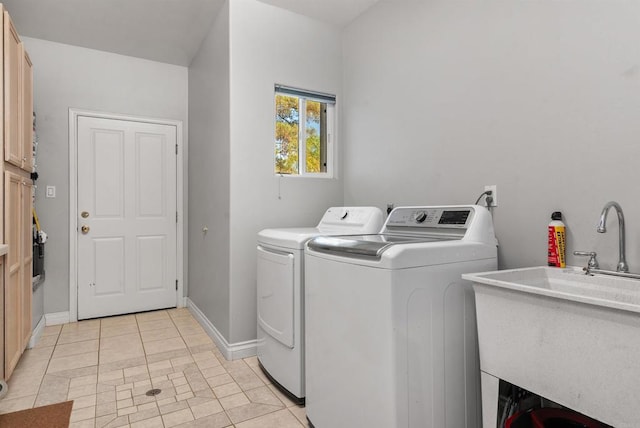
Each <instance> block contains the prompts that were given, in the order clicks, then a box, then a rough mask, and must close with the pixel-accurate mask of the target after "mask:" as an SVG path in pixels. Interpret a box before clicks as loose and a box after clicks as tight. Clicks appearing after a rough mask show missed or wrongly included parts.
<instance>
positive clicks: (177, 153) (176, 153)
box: [176, 144, 178, 154]
mask: <svg viewBox="0 0 640 428" xmlns="http://www.w3.org/2000/svg"><path fill="white" fill-rule="evenodd" d="M176 154H178V145H177V144H176Z"/></svg>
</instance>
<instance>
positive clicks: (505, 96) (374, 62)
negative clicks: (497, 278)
mask: <svg viewBox="0 0 640 428" xmlns="http://www.w3.org/2000/svg"><path fill="white" fill-rule="evenodd" d="M638 16H640V3H638V2H613V3H612V2H601V1H591V0H585V1H580V2H575V1H574V2H557V1H550V0H543V1H536V2H504V1H497V0H496V1H485V2H450V1H429V2H390V1H382V2H380V3H379V4H377V5H376V6H374V7H373V8H372V9H371V10H369V11H368V12H367V13H366V14H365V15H363V16H362V17H360V18H359V19H358V20H356V21H355V22H354V23H352V24H351V25H350V26H349V27H348V28H347V29H346V31H345V34H344V78H345V79H344V88H345V96H344V98H345V105H346V108H345V109H344V115H343V117H342V123H343V130H344V131H345V132H344V135H343V140H346V141H347V142H348V143H347V144H346V145H345V150H346V152H345V157H344V159H345V168H344V170H345V174H346V176H345V200H346V203H347V204H370V203H373V204H376V205H378V206H380V207H384V204H386V203H387V202H395V203H396V204H451V203H473V201H475V199H476V197H477V196H478V195H479V194H480V193H481V192H482V191H483V186H484V185H485V184H497V186H498V196H499V206H498V207H497V208H496V209H495V215H494V223H495V226H496V231H497V235H498V239H499V241H500V251H499V257H500V263H499V264H500V267H501V268H514V267H521V266H533V265H544V264H546V240H547V236H546V226H547V223H548V222H549V220H550V219H549V216H550V214H551V212H552V211H555V210H560V211H562V212H563V214H564V215H565V223H566V224H567V226H568V231H569V232H568V239H567V240H568V246H567V250H568V251H567V252H568V253H569V252H571V251H573V250H576V249H578V250H596V251H597V252H598V254H599V258H600V262H601V265H603V266H604V267H606V268H615V264H616V262H617V258H618V254H617V239H618V238H617V222H616V221H615V215H612V216H611V217H610V220H609V224H610V228H609V232H608V233H607V234H605V235H600V234H597V233H596V231H595V225H596V222H597V220H598V217H599V214H600V210H601V209H602V207H603V205H604V204H605V203H606V202H607V201H609V200H616V201H618V202H619V203H620V204H621V205H622V207H623V208H624V211H625V214H626V218H627V238H628V244H627V251H628V261H629V264H630V266H631V270H632V271H640V258H639V255H640V248H639V247H640V200H639V199H638V191H637V188H638V178H640V169H639V168H638V160H639V159H640V144H639V137H640V121H639V120H638V117H640V103H639V102H638V100H640V68H639V67H640V66H639V64H640V50H639V49H638V38H639V37H640V26H639V25H638ZM568 261H569V263H570V264H574V265H584V264H586V261H585V260H582V259H578V258H575V257H574V256H569V257H568Z"/></svg>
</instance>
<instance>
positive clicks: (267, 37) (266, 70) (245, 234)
mask: <svg viewBox="0 0 640 428" xmlns="http://www.w3.org/2000/svg"><path fill="white" fill-rule="evenodd" d="M230 11H231V13H230V38H231V171H230V173H231V210H230V220H231V241H230V242H231V247H230V253H231V276H230V293H231V294H230V299H231V303H230V316H231V324H230V329H231V330H230V337H229V340H230V341H231V342H241V341H245V340H253V339H255V337H256V255H255V246H256V234H257V233H258V231H260V230H261V229H263V228H266V227H291V226H312V225H315V224H317V222H318V221H319V220H320V218H321V217H322V214H323V213H324V211H325V210H326V209H327V208H328V207H329V206H332V205H342V201H343V187H342V181H341V179H339V178H338V179H329V180H327V179H313V178H311V179H307V178H299V177H298V178H295V177H284V178H278V177H275V176H274V164H273V156H274V84H275V83H281V84H286V85H289V86H294V87H300V88H305V89H310V90H317V91H321V92H328V93H334V94H336V95H337V97H338V106H340V102H341V94H342V87H341V84H342V74H341V73H342V63H341V49H342V48H341V38H340V31H339V30H338V29H337V28H335V27H332V26H329V25H326V24H323V23H320V22H318V21H314V20H312V19H309V18H306V17H304V16H302V15H297V14H294V13H291V12H288V11H285V10H283V9H279V8H276V7H273V6H269V5H266V4H264V3H261V2H258V1H255V0H234V1H233V2H231V6H230ZM338 108H339V107H338ZM338 138H340V137H339V135H338ZM279 195H280V197H279Z"/></svg>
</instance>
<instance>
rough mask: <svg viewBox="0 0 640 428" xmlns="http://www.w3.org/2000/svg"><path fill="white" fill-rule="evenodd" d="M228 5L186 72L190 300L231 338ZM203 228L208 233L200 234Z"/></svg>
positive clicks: (220, 330)
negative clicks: (187, 83)
mask: <svg viewBox="0 0 640 428" xmlns="http://www.w3.org/2000/svg"><path fill="white" fill-rule="evenodd" d="M229 109H230V100H229V5H228V3H226V4H225V5H224V6H223V7H222V9H221V10H220V12H219V13H218V16H217V17H216V19H215V21H214V24H213V27H212V29H211V31H210V32H209V34H208V36H207V37H206V39H205V40H204V42H203V44H202V46H201V47H200V50H199V51H198V54H197V56H196V57H195V58H194V60H193V61H192V63H191V65H190V67H189V135H190V139H191V141H190V143H191V144H190V153H189V201H190V203H191V210H190V211H189V213H190V217H189V225H190V228H189V247H188V248H189V298H190V299H191V300H192V301H193V302H194V303H195V304H196V306H197V307H198V308H200V310H202V312H203V313H204V314H205V315H206V316H207V318H208V319H209V320H210V321H211V322H212V323H213V324H214V325H215V326H216V328H217V329H218V331H219V332H220V333H221V334H222V335H223V336H224V337H226V338H228V337H229V311H230V307H229V258H230V254H229V251H230V242H229V233H230V223H229V209H230V203H229V197H230V190H229V181H230V177H229V152H230V137H229V133H230V121H229ZM205 227H207V228H208V229H209V231H208V232H207V233H204V232H203V228H205Z"/></svg>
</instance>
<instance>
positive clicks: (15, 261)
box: [4, 171, 24, 379]
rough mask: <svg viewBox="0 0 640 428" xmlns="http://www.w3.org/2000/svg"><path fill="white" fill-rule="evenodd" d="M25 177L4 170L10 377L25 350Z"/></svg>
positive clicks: (5, 283) (7, 335)
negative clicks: (22, 273) (23, 334)
mask: <svg viewBox="0 0 640 428" xmlns="http://www.w3.org/2000/svg"><path fill="white" fill-rule="evenodd" d="M22 182H23V178H22V177H21V176H19V175H17V174H14V173H12V172H8V171H7V172H5V179H4V183H5V191H4V197H5V200H4V229H5V231H6V233H5V240H6V241H5V243H6V244H7V245H9V252H8V253H7V256H6V266H5V281H4V285H5V288H4V297H5V300H4V305H5V306H4V309H5V310H4V315H5V325H4V332H5V338H4V339H5V376H6V378H7V379H8V378H9V377H10V376H11V373H12V372H13V369H14V368H15V366H16V364H18V360H19V359H20V355H21V354H22V349H23V348H22V329H21V321H22V315H21V314H22V294H23V293H22V288H21V275H20V272H21V269H20V268H21V266H22V258H21V254H22V245H23V239H22V234H21V232H20V223H22V221H21V217H22V213H21V212H22V209H23V207H22V201H21V196H22V193H23V187H24V186H23V184H22Z"/></svg>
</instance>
